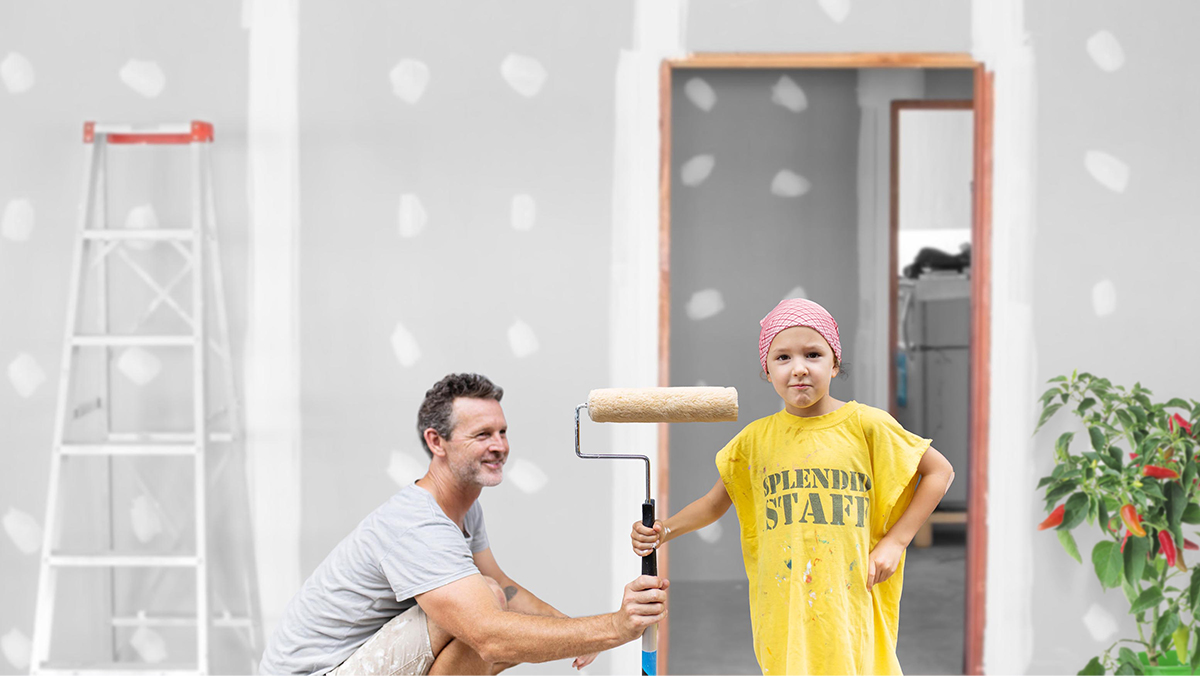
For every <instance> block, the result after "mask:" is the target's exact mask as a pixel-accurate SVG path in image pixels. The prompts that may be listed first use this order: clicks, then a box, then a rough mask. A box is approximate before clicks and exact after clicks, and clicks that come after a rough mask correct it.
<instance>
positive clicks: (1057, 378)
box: [1046, 376, 1067, 383]
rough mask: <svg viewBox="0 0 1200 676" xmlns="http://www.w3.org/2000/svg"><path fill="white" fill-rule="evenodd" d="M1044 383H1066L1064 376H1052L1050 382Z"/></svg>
mask: <svg viewBox="0 0 1200 676" xmlns="http://www.w3.org/2000/svg"><path fill="white" fill-rule="evenodd" d="M1046 382H1048V383H1065V382H1067V377H1066V376H1054V377H1053V378H1051V379H1050V380H1047V381H1046Z"/></svg>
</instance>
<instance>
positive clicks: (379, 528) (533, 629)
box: [259, 374, 669, 676]
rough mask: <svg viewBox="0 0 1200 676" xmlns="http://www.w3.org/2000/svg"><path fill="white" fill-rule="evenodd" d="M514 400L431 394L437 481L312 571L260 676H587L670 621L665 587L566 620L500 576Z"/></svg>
mask: <svg viewBox="0 0 1200 676" xmlns="http://www.w3.org/2000/svg"><path fill="white" fill-rule="evenodd" d="M503 395H504V391H503V390H502V389H500V388H499V387H497V386H496V385H494V384H493V383H492V382H491V381H490V380H488V379H487V378H485V377H483V376H480V375H476V374H453V375H449V376H446V377H445V378H443V379H442V380H441V381H439V382H438V383H437V384H435V385H434V386H433V387H432V388H431V389H430V390H429V391H428V392H426V393H425V401H424V402H423V403H422V404H421V410H420V413H419V414H418V417H417V430H418V432H419V433H420V435H421V439H422V441H423V442H424V444H425V448H426V451H427V452H428V453H429V455H430V462H429V471H428V472H427V473H426V474H425V476H424V477H422V478H421V479H419V480H417V481H416V482H415V483H413V484H411V485H408V486H405V487H404V488H401V489H400V490H399V491H398V492H397V493H396V494H395V495H394V496H392V498H391V499H390V500H388V502H386V503H384V504H383V505H382V506H380V507H379V508H378V509H376V510H375V511H374V512H372V513H371V514H369V515H368V516H367V518H365V519H363V521H362V523H360V524H359V525H358V527H357V528H355V530H354V531H353V532H352V533H350V535H349V536H347V537H346V539H344V540H342V542H341V543H340V544H338V546H337V547H336V548H334V550H333V551H332V552H331V553H330V554H329V556H328V557H326V559H325V561H324V562H322V563H321V565H320V566H318V567H317V569H316V570H315V571H313V574H312V576H311V577H309V579H308V580H307V581H306V582H305V583H304V585H303V587H302V588H301V589H300V591H299V592H298V593H297V594H296V596H295V597H294V598H293V599H292V601H291V602H290V603H289V604H288V606H287V609H286V610H285V611H284V615H283V618H282V619H281V620H280V623H279V626H278V627H277V628H276V630H275V633H274V635H273V636H272V637H271V640H270V641H269V642H268V643H267V649H266V651H265V652H264V654H263V658H262V663H261V664H260V665H259V672H260V673H263V674H313V675H314V676H315V675H318V674H326V673H329V674H333V675H337V676H340V675H341V674H427V673H430V674H495V673H499V672H500V671H501V670H503V669H505V668H507V667H509V666H512V665H513V664H517V663H520V662H546V661H550V660H557V659H565V658H568V657H575V658H576V659H575V662H574V666H575V667H576V668H582V667H584V666H586V665H588V664H590V663H591V662H592V660H594V659H595V658H596V653H598V652H600V651H602V650H607V649H609V648H614V647H616V646H619V645H621V644H623V643H626V642H628V641H631V640H633V639H634V638H637V637H638V636H641V634H642V631H643V630H644V629H645V628H646V627H648V626H650V625H652V624H655V623H657V622H658V621H660V620H661V619H662V618H663V615H664V614H665V612H666V610H665V602H666V589H667V587H668V585H669V583H668V581H667V580H665V579H660V578H657V577H650V576H642V577H639V578H637V579H636V580H634V581H633V582H631V583H630V584H628V585H626V586H625V593H624V596H623V598H622V601H621V609H620V610H618V611H616V612H614V613H609V614H606V615H596V616H593V617H583V618H569V617H566V616H565V615H563V614H562V613H560V612H558V611H557V610H555V609H554V608H553V607H551V606H550V605H549V604H547V603H545V602H544V601H542V600H541V599H539V598H537V597H536V596H534V595H533V594H532V593H530V592H529V591H528V590H526V589H525V588H524V587H522V586H520V585H518V584H517V583H516V582H514V581H513V580H512V579H511V578H509V577H508V576H507V575H505V574H504V571H502V570H501V569H500V566H499V565H498V564H497V563H496V559H495V557H494V556H492V552H491V549H490V547H489V544H488V539H487V530H486V529H485V527H484V522H483V510H482V508H481V507H480V505H479V503H478V502H477V498H478V497H479V494H480V492H481V491H482V489H483V488H484V487H485V486H495V485H497V484H499V483H500V481H501V479H502V477H503V467H504V463H505V461H506V460H507V459H508V453H509V448H508V425H507V423H506V422H505V419H504V412H503V410H502V409H501V408H500V399H501V398H502V397H503ZM510 611H511V612H510Z"/></svg>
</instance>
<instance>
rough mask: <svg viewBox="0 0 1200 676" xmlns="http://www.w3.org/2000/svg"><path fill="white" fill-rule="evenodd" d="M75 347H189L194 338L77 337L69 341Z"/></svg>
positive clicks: (94, 335)
mask: <svg viewBox="0 0 1200 676" xmlns="http://www.w3.org/2000/svg"><path fill="white" fill-rule="evenodd" d="M71 344H72V345H74V346H75V347H135V346H136V347H191V346H193V345H195V344H196V338H195V337H194V336H186V335H170V336H117V335H102V334H90V335H77V336H75V337H74V338H72V339H71Z"/></svg>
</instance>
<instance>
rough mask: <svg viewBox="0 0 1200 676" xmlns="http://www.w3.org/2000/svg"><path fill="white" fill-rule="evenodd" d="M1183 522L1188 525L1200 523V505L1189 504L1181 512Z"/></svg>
mask: <svg viewBox="0 0 1200 676" xmlns="http://www.w3.org/2000/svg"><path fill="white" fill-rule="evenodd" d="M1183 522H1184V523H1190V524H1197V523H1200V505H1197V504H1196V503H1194V502H1189V503H1188V505H1187V507H1186V508H1184V510H1183Z"/></svg>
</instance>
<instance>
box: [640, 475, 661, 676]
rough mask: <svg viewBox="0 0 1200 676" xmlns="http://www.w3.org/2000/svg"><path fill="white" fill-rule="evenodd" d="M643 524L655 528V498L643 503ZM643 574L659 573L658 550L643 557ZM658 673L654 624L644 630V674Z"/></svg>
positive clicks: (655, 628)
mask: <svg viewBox="0 0 1200 676" xmlns="http://www.w3.org/2000/svg"><path fill="white" fill-rule="evenodd" d="M642 525H643V526H645V527H647V528H654V500H653V499H650V500H647V501H646V502H643V503H642ZM642 575H654V576H657V575H658V552H657V551H651V552H650V553H649V554H647V555H645V556H643V557H642ZM657 673H658V625H657V624H656V625H652V626H650V627H647V628H646V631H644V632H642V676H655V675H656V674H657Z"/></svg>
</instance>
